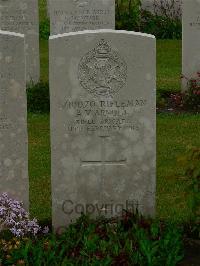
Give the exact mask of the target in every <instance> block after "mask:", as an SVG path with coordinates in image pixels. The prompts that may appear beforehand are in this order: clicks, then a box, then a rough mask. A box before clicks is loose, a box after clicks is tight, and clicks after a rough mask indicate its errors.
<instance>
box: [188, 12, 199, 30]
mask: <svg viewBox="0 0 200 266" xmlns="http://www.w3.org/2000/svg"><path fill="white" fill-rule="evenodd" d="M189 26H190V27H192V28H195V27H196V28H198V29H199V28H200V12H198V13H196V14H195V16H194V17H193V18H192V20H191V21H190V22H189Z"/></svg>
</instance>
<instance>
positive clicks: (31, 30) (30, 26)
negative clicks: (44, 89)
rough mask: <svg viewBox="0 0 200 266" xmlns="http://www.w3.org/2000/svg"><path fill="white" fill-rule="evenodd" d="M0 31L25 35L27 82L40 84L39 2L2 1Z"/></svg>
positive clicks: (36, 0)
mask: <svg viewBox="0 0 200 266" xmlns="http://www.w3.org/2000/svg"><path fill="white" fill-rule="evenodd" d="M0 29H1V30H4V31H10V32H16V33H22V34H24V35H25V43H26V46H25V48H26V49H25V51H26V73H27V77H26V80H27V82H30V81H33V82H35V83H36V82H38V81H39V77H40V59H39V13H38V0H6V1H5V0H0Z"/></svg>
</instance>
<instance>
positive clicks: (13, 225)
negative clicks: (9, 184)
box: [0, 193, 47, 237]
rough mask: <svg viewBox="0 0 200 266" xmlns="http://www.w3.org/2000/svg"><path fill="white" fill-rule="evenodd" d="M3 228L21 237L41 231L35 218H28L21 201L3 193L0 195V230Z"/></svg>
mask: <svg viewBox="0 0 200 266" xmlns="http://www.w3.org/2000/svg"><path fill="white" fill-rule="evenodd" d="M4 230H9V231H10V232H11V233H12V234H13V235H14V236H16V237H23V236H28V235H34V236H35V235H36V234H38V233H39V232H41V227H40V226H39V225H38V223H37V220H36V219H33V220H30V218H29V214H28V213H27V212H26V211H25V209H24V208H23V205H22V203H21V202H19V201H17V200H14V199H11V198H9V197H8V195H7V193H3V194H2V195H0V232H2V231H4ZM46 230H47V228H45V231H46Z"/></svg>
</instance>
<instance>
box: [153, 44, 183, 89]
mask: <svg viewBox="0 0 200 266" xmlns="http://www.w3.org/2000/svg"><path fill="white" fill-rule="evenodd" d="M181 50H182V47H181V41H180V40H157V90H159V91H163V90H164V91H173V92H174V91H179V90H180V86H181V79H180V77H181Z"/></svg>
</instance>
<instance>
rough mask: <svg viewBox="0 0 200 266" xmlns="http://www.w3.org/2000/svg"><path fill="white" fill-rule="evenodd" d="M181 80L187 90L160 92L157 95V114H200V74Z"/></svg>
mask: <svg viewBox="0 0 200 266" xmlns="http://www.w3.org/2000/svg"><path fill="white" fill-rule="evenodd" d="M182 78H183V79H184V80H185V81H186V83H187V90H186V91H184V92H179V93H171V92H167V91H166V92H162V93H159V94H158V95H157V112H158V113H177V114H179V113H188V112H189V113H196V114H198V113H200V72H197V77H195V78H192V79H188V78H186V77H185V76H182Z"/></svg>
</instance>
